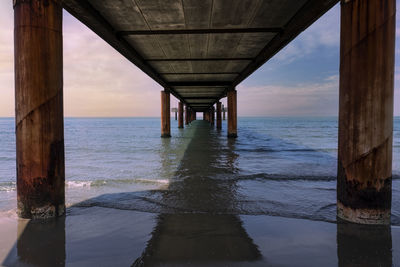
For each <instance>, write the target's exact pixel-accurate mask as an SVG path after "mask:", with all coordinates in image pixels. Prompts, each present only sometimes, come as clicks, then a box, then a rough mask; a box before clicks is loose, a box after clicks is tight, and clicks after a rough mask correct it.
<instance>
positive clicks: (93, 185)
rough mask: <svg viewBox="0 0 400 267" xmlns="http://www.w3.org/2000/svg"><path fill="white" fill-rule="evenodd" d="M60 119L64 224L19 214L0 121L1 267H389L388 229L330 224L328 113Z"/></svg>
mask: <svg viewBox="0 0 400 267" xmlns="http://www.w3.org/2000/svg"><path fill="white" fill-rule="evenodd" d="M197 117H198V118H199V120H196V121H193V122H192V123H190V125H187V126H186V127H185V129H178V125H177V121H175V120H173V119H172V121H171V134H172V137H171V138H160V126H161V125H160V119H159V118H65V123H64V125H65V171H66V182H65V187H66V206H67V209H66V216H62V217H59V218H57V219H52V220H26V219H18V217H17V215H16V205H17V204H16V184H15V180H16V177H15V176H16V174H15V173H16V171H15V169H16V166H15V164H16V159H15V133H14V131H15V129H14V119H13V118H1V119H0V266H291V267H292V266H307V267H308V266H397V265H399V264H400V165H399V162H400V118H399V117H396V118H395V119H394V142H393V197H392V219H391V220H392V221H391V225H390V226H375V225H373V226H371V225H358V224H353V223H347V222H344V221H341V220H339V219H337V218H336V168H337V134H338V127H337V125H338V121H337V118H336V117H264V118H247V117H246V118H245V117H240V118H239V120H238V138H236V139H228V138H227V132H226V128H227V127H226V126H227V125H226V121H223V126H222V130H218V129H216V128H215V126H214V127H213V126H211V125H210V124H209V123H207V122H206V121H203V120H201V116H197Z"/></svg>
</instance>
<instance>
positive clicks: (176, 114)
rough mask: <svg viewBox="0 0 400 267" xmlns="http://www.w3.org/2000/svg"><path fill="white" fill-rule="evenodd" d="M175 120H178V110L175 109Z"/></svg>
mask: <svg viewBox="0 0 400 267" xmlns="http://www.w3.org/2000/svg"><path fill="white" fill-rule="evenodd" d="M174 112H175V120H178V112H177V111H176V110H175V111H174Z"/></svg>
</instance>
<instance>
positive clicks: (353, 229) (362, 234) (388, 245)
mask: <svg viewBox="0 0 400 267" xmlns="http://www.w3.org/2000/svg"><path fill="white" fill-rule="evenodd" d="M337 246H338V249H337V253H338V260H339V266H341V267H344V266H392V265H393V262H392V234H391V227H390V226H377V225H360V224H351V223H346V222H342V221H341V222H338V224H337Z"/></svg>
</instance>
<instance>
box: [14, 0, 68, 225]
mask: <svg viewBox="0 0 400 267" xmlns="http://www.w3.org/2000/svg"><path fill="white" fill-rule="evenodd" d="M14 26H15V29H14V53H15V105H16V106H15V123H16V145H17V154H16V157H17V199H18V215H19V216H20V217H22V218H49V217H55V216H60V215H62V214H64V211H65V185H64V183H65V166H64V122H63V119H64V118H63V117H64V115H63V58H62V57H63V52H62V7H61V3H60V1H56V0H48V1H39V0H31V1H22V0H17V1H14Z"/></svg>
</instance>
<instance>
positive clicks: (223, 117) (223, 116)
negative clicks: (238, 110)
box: [222, 105, 225, 120]
mask: <svg viewBox="0 0 400 267" xmlns="http://www.w3.org/2000/svg"><path fill="white" fill-rule="evenodd" d="M222 119H223V120H225V107H224V105H222Z"/></svg>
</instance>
